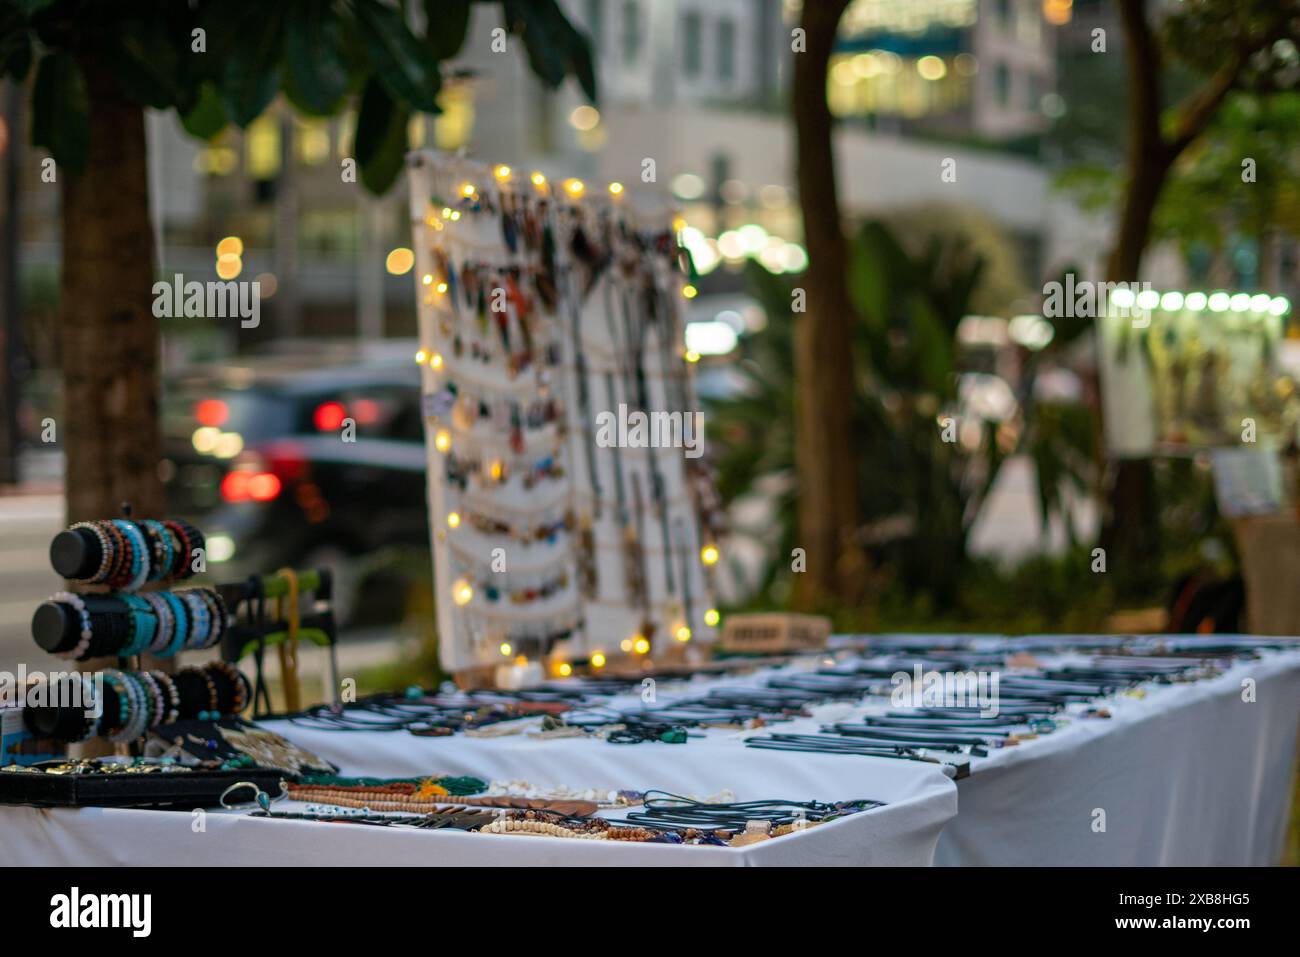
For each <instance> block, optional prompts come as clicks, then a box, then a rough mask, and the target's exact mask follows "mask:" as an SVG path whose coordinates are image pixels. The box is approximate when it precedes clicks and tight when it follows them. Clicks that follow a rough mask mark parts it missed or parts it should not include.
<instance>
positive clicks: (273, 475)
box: [221, 442, 308, 503]
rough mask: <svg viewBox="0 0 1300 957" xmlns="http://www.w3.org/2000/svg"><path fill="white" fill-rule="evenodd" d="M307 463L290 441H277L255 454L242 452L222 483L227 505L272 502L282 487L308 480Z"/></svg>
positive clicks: (222, 495) (223, 496) (222, 491)
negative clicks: (229, 503) (230, 503)
mask: <svg viewBox="0 0 1300 957" xmlns="http://www.w3.org/2000/svg"><path fill="white" fill-rule="evenodd" d="M307 473H308V469H307V460H306V458H305V457H304V456H303V454H302V450H301V449H300V448H298V446H297V445H295V444H294V443H292V442H276V443H273V444H271V445H269V446H267V447H266V448H265V449H262V450H261V451H258V452H253V451H249V452H245V453H244V454H243V455H241V456H240V457H239V459H238V460H237V461H236V462H235V467H234V469H233V470H231V471H230V472H227V473H226V477H225V478H223V479H222V480H221V497H222V498H223V499H225V500H226V501H227V502H232V503H237V502H271V501H274V500H275V499H277V498H279V496H280V493H281V492H282V491H284V487H285V485H287V484H289V483H290V482H299V481H301V480H302V479H304V478H306V477H307Z"/></svg>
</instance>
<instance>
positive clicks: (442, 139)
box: [433, 85, 474, 150]
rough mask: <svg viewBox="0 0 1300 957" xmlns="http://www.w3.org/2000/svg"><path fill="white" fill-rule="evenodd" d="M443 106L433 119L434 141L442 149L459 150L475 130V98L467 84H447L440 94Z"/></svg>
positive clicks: (439, 98) (439, 102) (440, 102)
mask: <svg viewBox="0 0 1300 957" xmlns="http://www.w3.org/2000/svg"><path fill="white" fill-rule="evenodd" d="M438 105H439V106H441V107H442V113H440V114H439V115H438V116H437V117H436V118H435V119H434V121H433V141H434V144H435V145H436V146H437V147H438V149H440V150H458V149H460V148H461V147H462V146H464V145H465V144H467V143H468V142H469V138H470V135H471V134H472V133H473V132H474V98H473V96H472V94H471V93H470V90H469V88H468V87H467V86H463V85H457V86H446V87H443V89H442V92H440V93H439V94H438Z"/></svg>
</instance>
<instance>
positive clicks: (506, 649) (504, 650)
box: [500, 641, 514, 658]
mask: <svg viewBox="0 0 1300 957" xmlns="http://www.w3.org/2000/svg"><path fill="white" fill-rule="evenodd" d="M500 651H501V655H502V657H505V658H509V657H510V652H512V651H514V649H513V648H511V647H510V642H508V641H503V642H501V649H500Z"/></svg>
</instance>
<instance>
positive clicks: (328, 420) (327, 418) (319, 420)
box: [312, 402, 348, 432]
mask: <svg viewBox="0 0 1300 957" xmlns="http://www.w3.org/2000/svg"><path fill="white" fill-rule="evenodd" d="M347 417H348V413H347V409H345V408H343V403H342V402H322V403H321V404H320V405H318V406H316V411H315V412H314V413H313V414H312V421H313V422H314V423H315V425H316V428H317V429H318V430H319V431H321V432H334V431H336V430H337V429H338V428H339V426H341V425H342V424H343V420H344V419H346V418H347Z"/></svg>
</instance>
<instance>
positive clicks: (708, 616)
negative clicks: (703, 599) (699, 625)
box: [704, 608, 722, 628]
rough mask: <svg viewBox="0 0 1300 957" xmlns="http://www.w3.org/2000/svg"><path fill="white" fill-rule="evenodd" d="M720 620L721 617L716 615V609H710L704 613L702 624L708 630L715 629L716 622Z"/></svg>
mask: <svg viewBox="0 0 1300 957" xmlns="http://www.w3.org/2000/svg"><path fill="white" fill-rule="evenodd" d="M721 620H722V616H721V615H720V614H718V609H716V608H710V609H709V610H708V611H706V612H705V613H704V623H705V624H706V625H708V626H709V627H710V628H713V627H716V626H717V624H718V622H720V621H721Z"/></svg>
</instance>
